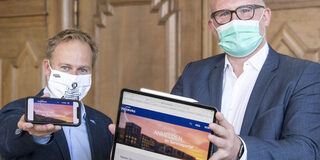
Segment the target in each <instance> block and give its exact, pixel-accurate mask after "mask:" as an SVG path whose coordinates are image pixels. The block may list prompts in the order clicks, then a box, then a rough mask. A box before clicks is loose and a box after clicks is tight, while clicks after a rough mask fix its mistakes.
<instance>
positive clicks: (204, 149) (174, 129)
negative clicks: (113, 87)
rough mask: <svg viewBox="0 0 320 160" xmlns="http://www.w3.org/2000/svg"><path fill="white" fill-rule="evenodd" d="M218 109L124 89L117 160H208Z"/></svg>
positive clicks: (117, 140)
mask: <svg viewBox="0 0 320 160" xmlns="http://www.w3.org/2000/svg"><path fill="white" fill-rule="evenodd" d="M216 112H217V111H216V109H215V108H214V107H209V106H204V105H200V104H197V103H192V102H186V101H182V100H177V99H173V98H168V97H164V96H159V95H154V94H150V93H144V92H140V91H134V90H129V89H123V90H122V91H121V95H120V103H119V111H118V118H117V127H116V133H115V138H114V144H113V151H112V159H113V160H164V159H165V160H177V159H185V160H196V159H197V160H207V159H208V158H209V156H210V155H211V154H212V153H211V150H212V148H213V147H212V144H211V143H210V141H209V140H208V135H209V134H210V133H212V132H211V130H210V129H209V123H211V122H215V114H216Z"/></svg>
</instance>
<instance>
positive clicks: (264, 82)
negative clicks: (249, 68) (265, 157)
mask: <svg viewBox="0 0 320 160" xmlns="http://www.w3.org/2000/svg"><path fill="white" fill-rule="evenodd" d="M278 65H279V55H278V54H277V53H276V52H275V51H274V50H273V49H272V48H271V47H270V46H269V54H268V57H267V59H266V61H265V64H264V65H263V67H262V69H261V71H260V73H259V76H258V78H257V80H256V83H255V85H254V88H253V90H252V92H251V96H250V99H249V102H248V105H247V109H246V112H245V115H244V119H243V122H242V127H241V132H240V134H241V135H248V134H249V133H250V129H251V127H252V124H253V121H254V119H255V118H256V114H257V112H258V110H259V106H260V105H261V104H262V101H263V97H264V94H265V92H266V91H267V89H268V88H269V85H270V83H271V81H272V79H273V78H274V77H275V75H276V72H274V70H275V69H276V68H277V67H278Z"/></svg>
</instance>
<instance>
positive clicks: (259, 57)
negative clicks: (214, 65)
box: [224, 43, 269, 71]
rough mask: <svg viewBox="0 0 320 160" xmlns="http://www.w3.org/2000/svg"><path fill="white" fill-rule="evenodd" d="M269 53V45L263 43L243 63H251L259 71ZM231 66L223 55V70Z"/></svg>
mask: <svg viewBox="0 0 320 160" xmlns="http://www.w3.org/2000/svg"><path fill="white" fill-rule="evenodd" d="M268 53H269V46H268V44H267V43H265V44H264V46H263V47H262V48H261V49H260V50H259V51H258V52H257V53H256V54H255V55H253V56H252V57H250V58H249V59H248V60H247V61H245V62H244V63H249V64H251V65H252V66H253V67H254V68H255V69H256V70H257V71H260V70H261V68H262V66H263V64H264V62H265V61H266V59H267V56H268ZM229 67H231V69H232V70H233V68H232V65H231V64H230V62H229V60H228V58H227V55H226V56H225V63H224V70H226V69H227V68H229Z"/></svg>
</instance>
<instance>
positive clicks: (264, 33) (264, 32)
mask: <svg viewBox="0 0 320 160" xmlns="http://www.w3.org/2000/svg"><path fill="white" fill-rule="evenodd" d="M265 11H266V9H263V13H262V15H261V17H260V18H259V24H258V25H259V26H258V27H259V28H260V22H261V20H262V18H263V16H264V13H265ZM265 35H266V30H265V29H264V31H263V35H262V36H261V37H262V38H264V36H265Z"/></svg>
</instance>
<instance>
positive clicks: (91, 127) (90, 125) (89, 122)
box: [85, 107, 99, 159]
mask: <svg viewBox="0 0 320 160" xmlns="http://www.w3.org/2000/svg"><path fill="white" fill-rule="evenodd" d="M85 110H86V120H85V121H86V126H87V132H88V139H89V144H90V150H91V158H92V159H96V158H95V155H97V154H99V153H96V152H97V150H96V149H95V148H94V147H95V146H98V145H99V144H96V141H95V139H94V138H93V137H95V135H93V133H98V131H97V126H96V122H95V121H94V120H93V117H91V115H93V113H90V110H87V108H86V107H85Z"/></svg>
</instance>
